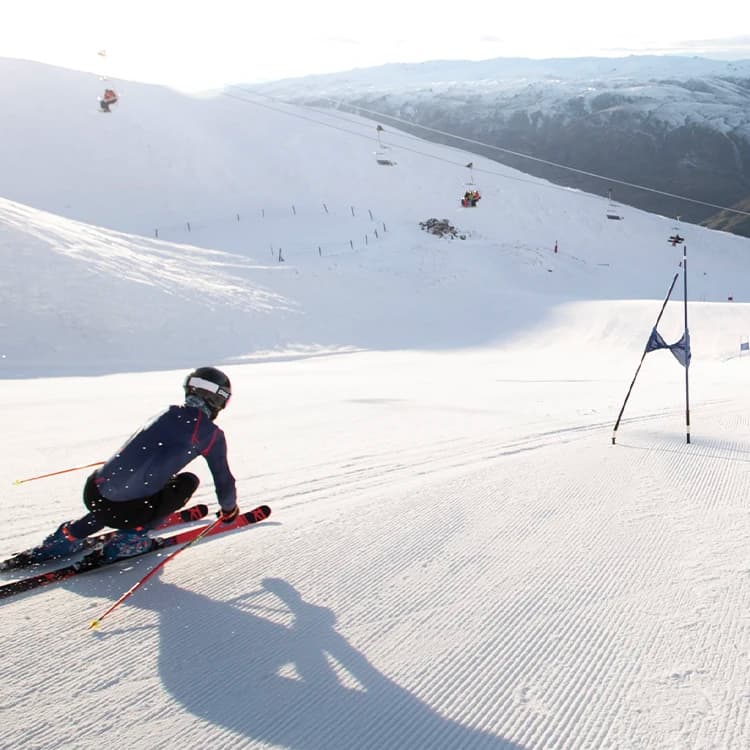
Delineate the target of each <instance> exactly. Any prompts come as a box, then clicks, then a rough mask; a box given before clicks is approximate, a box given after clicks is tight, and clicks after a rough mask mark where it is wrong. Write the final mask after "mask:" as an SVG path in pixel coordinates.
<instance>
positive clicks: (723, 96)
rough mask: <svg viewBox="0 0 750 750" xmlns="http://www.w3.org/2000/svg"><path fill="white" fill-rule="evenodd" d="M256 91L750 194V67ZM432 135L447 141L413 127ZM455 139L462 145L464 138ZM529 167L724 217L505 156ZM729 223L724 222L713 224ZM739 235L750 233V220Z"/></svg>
mask: <svg viewBox="0 0 750 750" xmlns="http://www.w3.org/2000/svg"><path fill="white" fill-rule="evenodd" d="M253 90H256V91H262V92H263V93H266V94H268V95H271V96H276V97H280V98H283V99H285V100H287V101H294V102H303V103H308V104H314V105H318V106H339V107H349V108H354V109H355V111H356V110H357V109H358V108H362V109H364V110H367V112H368V114H370V115H371V116H373V113H374V112H379V113H382V114H383V115H390V116H392V117H393V118H397V119H393V120H390V119H388V118H381V119H382V120H383V122H386V123H391V124H394V125H395V124H398V126H399V127H406V128H407V129H408V127H409V126H408V123H412V124H413V125H425V126H427V127H430V128H436V129H439V130H442V131H446V132H449V133H455V134H457V135H460V136H463V137H466V138H471V139H476V140H478V141H481V142H483V143H485V144H489V145H490V146H497V147H499V149H509V150H511V151H516V152H519V153H522V154H528V155H530V156H533V157H535V158H537V159H544V160H548V161H550V162H554V163H557V164H562V165H565V166H569V167H573V168H575V169H579V170H584V171H587V172H593V173H595V174H600V175H604V176H606V177H609V178H611V180H622V181H625V182H630V183H634V184H639V185H645V186H647V187H651V188H653V189H655V190H660V191H665V192H669V193H675V194H678V195H686V196H688V197H691V198H693V199H694V200H695V201H700V202H705V203H711V204H714V205H718V206H732V205H734V204H736V203H738V202H739V201H741V200H742V199H744V198H746V197H747V196H748V195H750V61H747V60H743V61H731V62H720V61H715V60H705V59H701V58H682V57H657V56H644V57H636V56H634V57H628V58H581V59H573V60H567V59H555V60H519V59H507V60H506V59H497V60H488V61H482V62H448V61H444V62H433V63H424V64H422V65H389V66H381V67H379V68H372V69H364V70H357V71H350V72H348V73H342V74H335V75H334V74H331V75H326V76H311V77H308V78H303V79H296V80H288V81H280V82H276V83H271V84H265V85H263V86H254V87H253ZM412 130H413V132H415V133H417V134H419V135H420V136H421V137H424V138H433V139H435V140H438V141H441V142H451V141H450V139H448V138H447V137H445V136H442V135H439V134H435V133H431V132H430V131H428V130H425V129H424V128H419V127H413V128H412ZM452 142H453V143H458V142H457V141H455V140H453V141H452ZM477 148H478V150H480V152H483V153H485V154H486V155H487V156H488V157H490V158H493V159H497V160H498V161H501V162H503V163H506V164H510V165H512V166H514V167H517V168H519V169H523V170H524V171H527V172H530V173H533V174H538V175H540V176H544V177H546V178H548V179H551V180H554V181H555V182H558V183H560V184H566V185H571V186H575V187H579V188H581V189H584V190H586V191H588V192H595V193H598V194H601V195H605V194H607V192H608V190H609V188H611V187H614V189H615V193H616V194H617V195H618V196H619V198H620V199H621V200H623V201H625V202H627V203H631V204H633V205H636V206H639V207H641V208H645V209H646V210H649V211H653V212H656V213H663V214H666V215H682V216H683V217H686V218H689V219H690V220H691V221H704V220H709V221H710V220H711V217H712V216H713V215H714V214H716V209H715V208H712V207H710V206H704V205H700V204H699V203H691V202H684V201H675V200H673V199H670V198H668V197H665V196H662V195H658V194H655V193H653V192H645V191H641V190H635V189H632V188H629V187H627V186H619V185H617V184H614V183H613V182H610V181H609V180H602V179H595V178H591V177H589V176H587V175H582V174H580V173H574V172H570V171H564V170H561V169H559V168H556V167H553V166H550V165H544V164H540V163H539V162H535V161H531V160H528V159H520V158H517V157H515V156H512V155H510V154H507V153H504V152H503V151H502V150H497V149H492V148H488V149H485V150H484V151H482V150H481V147H477ZM712 225H713V226H723V225H722V224H712ZM731 229H732V231H734V232H737V233H740V234H747V233H748V232H750V227H748V223H747V222H739V223H738V222H735V223H734V224H733V225H732V226H731Z"/></svg>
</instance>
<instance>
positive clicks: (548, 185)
mask: <svg viewBox="0 0 750 750" xmlns="http://www.w3.org/2000/svg"><path fill="white" fill-rule="evenodd" d="M233 88H240V87H238V86H233ZM220 93H221V94H222V96H226V97H228V98H230V99H235V100H236V101H239V102H243V103H244V104H252V105H254V106H256V107H262V108H263V109H268V110H270V111H272V112H278V113H280V114H284V115H287V116H289V117H296V118H298V119H301V120H306V121H307V122H312V123H315V124H316V125H320V126H321V127H325V128H332V129H333V130H338V131H340V132H342V133H348V134H349V135H354V136H356V137H357V138H363V139H366V140H368V141H372V140H373V138H372V136H371V135H369V134H367V133H362V132H357V131H354V130H351V129H349V128H342V127H340V126H338V125H332V124H331V123H328V122H324V121H323V120H321V119H320V118H315V117H311V116H307V115H302V114H300V113H299V112H291V111H290V110H289V109H282V108H280V107H273V106H271V105H269V104H265V103H263V102H259V101H256V100H254V99H246V98H244V97H242V96H237V95H236V94H231V93H229V92H227V91H221V92H220ZM245 93H247V94H252V95H256V94H255V92H252V91H246V92H245ZM257 96H263V97H264V98H268V99H273V101H280V100H276V99H274V98H273V97H268V96H267V95H265V94H257ZM280 103H281V104H286V102H280ZM295 106H296V107H297V109H300V107H299V106H298V105H295ZM307 109H308V110H310V111H312V112H315V113H316V114H320V115H324V116H325V117H327V118H333V119H340V120H342V121H343V122H346V123H349V124H351V125H355V126H357V127H360V128H361V127H362V123H361V122H360V121H355V120H350V119H349V118H344V117H336V116H334V115H331V114H330V113H328V112H322V111H320V110H317V109H315V108H313V107H307ZM369 129H370V126H369V125H368V130H369ZM398 136H399V138H406V139H409V140H412V141H416V142H418V143H424V142H425V141H424V139H423V138H419V137H418V136H412V135H408V134H405V133H398ZM440 146H441V148H443V149H457V147H455V146H449V145H447V144H440ZM396 148H397V149H398V150H400V151H408V152H409V153H412V154H417V155H418V156H423V157H425V158H427V159H434V160H435V161H440V162H443V163H444V164H450V165H451V166H454V167H461V168H465V167H466V164H464V162H463V160H462V161H452V160H450V159H446V158H445V157H444V156H438V155H437V154H430V153H427V152H425V151H421V150H419V149H416V148H410V147H409V146H404V145H403V144H399V145H398V146H397V147H396ZM462 157H463V154H462ZM474 171H476V172H480V173H481V174H488V175H493V176H495V177H501V178H503V179H505V180H511V181H514V182H523V183H526V184H529V185H534V186H536V187H538V188H547V189H549V190H560V191H566V192H569V191H570V189H571V188H569V187H566V186H564V185H555V184H554V183H552V182H546V181H540V180H539V179H534V178H533V177H529V178H524V177H518V176H516V175H510V174H507V173H506V172H499V171H496V170H493V169H486V168H485V169H482V168H480V167H476V166H475V167H474Z"/></svg>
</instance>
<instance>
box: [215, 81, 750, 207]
mask: <svg viewBox="0 0 750 750" xmlns="http://www.w3.org/2000/svg"><path fill="white" fill-rule="evenodd" d="M233 88H237V89H240V90H241V91H243V92H244V93H246V94H251V95H254V96H262V97H265V98H267V99H271V100H272V101H275V102H280V101H282V100H280V99H278V98H276V97H272V96H269V95H268V94H262V93H259V92H255V91H252V90H248V89H245V88H242V87H240V86H233ZM222 93H223V94H224V96H228V97H230V98H233V99H237V100H239V101H243V102H245V103H247V104H255V105H256V106H259V107H265V108H267V109H271V110H273V111H276V112H284V113H285V114H288V115H290V116H292V117H299V118H300V119H304V120H308V121H310V122H316V123H317V124H318V125H323V126H324V127H332V128H334V129H337V130H341V131H343V132H346V133H350V134H352V135H357V136H360V137H367V136H364V135H363V134H361V133H355V132H354V131H351V130H347V129H345V128H341V127H339V126H336V125H330V124H327V123H324V122H321V121H320V120H315V119H314V118H311V117H305V116H304V115H300V114H298V113H293V112H289V111H285V110H280V109H276V108H274V107H271V106H270V105H267V104H263V103H261V102H258V101H253V100H249V99H244V98H242V97H239V96H236V95H233V94H230V93H228V92H226V91H223V92H222ZM321 99H324V100H326V101H330V102H333V103H334V104H338V105H344V106H347V107H350V108H351V109H356V110H357V111H360V112H366V113H369V114H371V115H376V116H378V117H384V118H387V119H389V120H393V121H394V122H397V123H402V124H404V125H409V126H410V127H417V128H422V129H423V130H427V131H430V132H432V133H436V134H438V135H443V136H447V137H449V138H455V139H456V140H459V141H463V142H465V143H470V144H472V145H475V146H481V147H482V148H487V149H492V150H495V151H500V152H502V153H506V154H509V155H511V156H516V157H519V158H522V159H528V160H530V161H535V162H538V163H541V164H546V165H548V166H552V167H557V168H558V169H563V170H566V171H569V172H574V173H576V174H581V175H585V176H587V177H593V178H595V179H598V180H605V181H607V182H608V183H610V184H617V185H624V186H625V187H630V188H633V189H636V190H643V191H645V192H649V193H654V194H656V195H663V196H665V197H667V198H674V199H676V200H680V201H686V202H688V203H694V204H697V205H700V206H707V207H709V208H715V209H718V210H720V211H728V212H730V213H734V214H740V215H742V216H750V211H742V210H740V209H738V208H731V207H729V206H722V205H719V204H717V203H710V202H708V201H702V200H699V199H697V198H690V197H689V196H686V195H680V194H678V193H670V192H668V191H665V190H659V189H657V188H651V187H648V186H646V185H640V184H638V183H635V182H628V181H626V180H620V179H618V178H616V177H608V176H606V175H602V174H598V173H597V172H590V171H587V170H584V169H577V168H576V167H570V166H567V165H565V164H559V163H557V162H554V161H550V160H549V159H542V158H540V157H537V156H530V155H529V154H524V153H521V152H520V151H513V150H512V149H507V148H503V147H502V146H494V145H492V144H489V143H484V142H483V141H479V140H476V139H473V138H466V137H465V136H461V135H456V134H455V133H451V132H449V131H447V130H440V129H438V128H432V127H429V126H427V125H420V124H419V123H415V122H411V121H409V120H405V119H403V118H400V117H397V116H395V115H388V114H385V113H383V112H378V111H376V110H372V109H368V108H367V107H361V106H359V105H353V104H348V103H346V102H343V101H341V100H337V99H332V98H330V97H321ZM296 106H299V105H296ZM308 108H309V107H308ZM315 111H317V110H315ZM339 119H344V121H345V122H348V123H350V124H354V123H353V122H352V121H351V120H348V119H345V118H339ZM405 137H410V136H408V135H407V136H405ZM411 138H412V139H413V140H422V139H420V138H418V137H416V136H411ZM399 148H400V149H402V150H404V151H410V152H412V153H415V154H419V155H421V156H426V157H428V158H433V159H437V160H439V161H444V162H446V163H448V164H453V165H455V166H464V167H465V166H466V165H465V164H460V165H459V164H458V163H457V162H452V161H450V160H448V159H444V158H442V157H438V156H435V155H434V154H427V153H425V152H423V151H418V150H416V149H412V148H409V147H407V146H401V145H400V146H399ZM474 169H475V170H476V171H477V172H482V173H485V174H491V175H495V176H499V177H504V178H506V179H515V180H517V181H519V182H532V180H522V179H520V178H516V177H511V176H510V175H506V174H502V173H500V172H495V171H493V170H489V169H480V168H477V167H474ZM536 184H538V183H536ZM549 186H550V187H553V188H557V189H560V190H569V188H567V187H565V186H560V185H552V184H550V185H549Z"/></svg>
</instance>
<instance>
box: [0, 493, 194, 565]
mask: <svg viewBox="0 0 750 750" xmlns="http://www.w3.org/2000/svg"><path fill="white" fill-rule="evenodd" d="M207 515H208V505H203V504H202V503H201V504H199V505H193V506H191V507H190V508H183V509H182V510H177V511H175V512H174V513H172V514H170V515H168V516H167V517H166V518H164V519H162V522H161V523H160V524H159V525H158V526H156V527H155V528H154V531H160V530H162V529H168V528H171V527H172V526H179V525H180V524H183V523H190V522H191V521H200V520H201V518H205V516H207ZM114 533H115V532H114V531H107V532H105V533H103V534H95V535H94V536H88V537H86V538H85V539H84V540H83V549H84V550H89V549H93V548H94V547H99V546H101V545H102V544H105V543H106V542H108V541H109V540H110V539H111V538H112V535H113V534H114ZM60 559H61V558H58V561H59V560H60ZM51 562H55V560H43V561H41V562H40V561H38V560H35V559H34V557H33V554H32V550H24V551H23V552H18V553H16V554H15V555H13V556H12V557H9V558H8V559H7V560H3V561H1V562H0V571H6V570H17V569H18V568H31V567H38V566H40V565H47V564H48V563H51Z"/></svg>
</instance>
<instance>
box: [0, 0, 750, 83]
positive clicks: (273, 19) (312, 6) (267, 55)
mask: <svg viewBox="0 0 750 750" xmlns="http://www.w3.org/2000/svg"><path fill="white" fill-rule="evenodd" d="M546 6H547V7H546V8H542V9H540V7H539V5H538V4H530V3H519V4H517V5H516V6H515V7H509V6H508V5H506V4H501V3H498V2H497V0H475V1H474V2H472V3H471V4H470V5H466V6H463V8H462V7H461V6H460V5H458V4H456V3H455V2H454V1H453V0H451V2H447V1H446V0H433V1H431V2H428V1H427V0H413V1H412V2H409V3H404V2H402V1H401V0H378V2H375V3H372V4H370V5H368V6H361V5H359V4H357V3H352V2H350V1H349V0H347V1H346V2H345V1H344V0H318V2H315V3H302V2H293V3H290V2H284V1H283V0H282V1H281V2H273V3H250V2H246V0H213V1H212V2H210V3H206V2H205V1H204V0H200V1H198V0H159V2H153V1H152V0H151V1H149V2H146V1H145V0H130V2H127V3H126V2H122V0H106V1H104V2H103V1H102V0H66V2H60V0H6V3H5V4H4V7H3V10H4V18H3V23H2V24H0V57H20V58H25V59H32V60H39V61H41V62H46V63H51V64H56V65H61V66H64V67H69V68H74V69H77V70H90V71H95V72H103V73H106V74H108V75H111V76H112V77H121V78H128V79H131V80H140V81H148V82H154V83H165V84H169V85H172V86H176V87H179V88H183V89H187V90H197V89H202V88H210V87H212V86H219V85H221V84H224V83H237V82H248V83H251V82H257V81H263V80H276V79H281V78H287V77H295V76H303V75H308V74H311V73H325V72H335V71H342V70H350V69H352V68H357V67H369V66H372V65H380V64H382V63H387V62H423V61H425V60H435V59H472V60H480V59H489V58H493V57H534V58H543V57H577V56H583V55H599V56H618V55H623V54H631V53H636V54H637V53H683V54H690V55H693V54H697V55H705V56H709V57H711V56H713V57H721V58H726V57H732V58H735V59H738V58H750V35H747V34H745V35H744V36H738V34H737V29H738V19H741V18H747V11H746V7H744V3H742V2H740V0H716V2H713V3H712V5H711V13H710V14H706V13H704V12H703V11H702V10H701V8H700V6H697V7H696V6H690V5H686V4H685V3H684V2H676V1H675V0H664V2H660V3H653V2H651V1H650V0H632V1H631V2H629V3H628V4H617V3H601V2H593V0H570V2H567V3H565V4H560V3H551V2H549V3H546ZM99 50H106V51H107V58H106V61H105V60H104V59H103V58H101V57H99V56H98V55H97V52H98V51H99Z"/></svg>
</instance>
